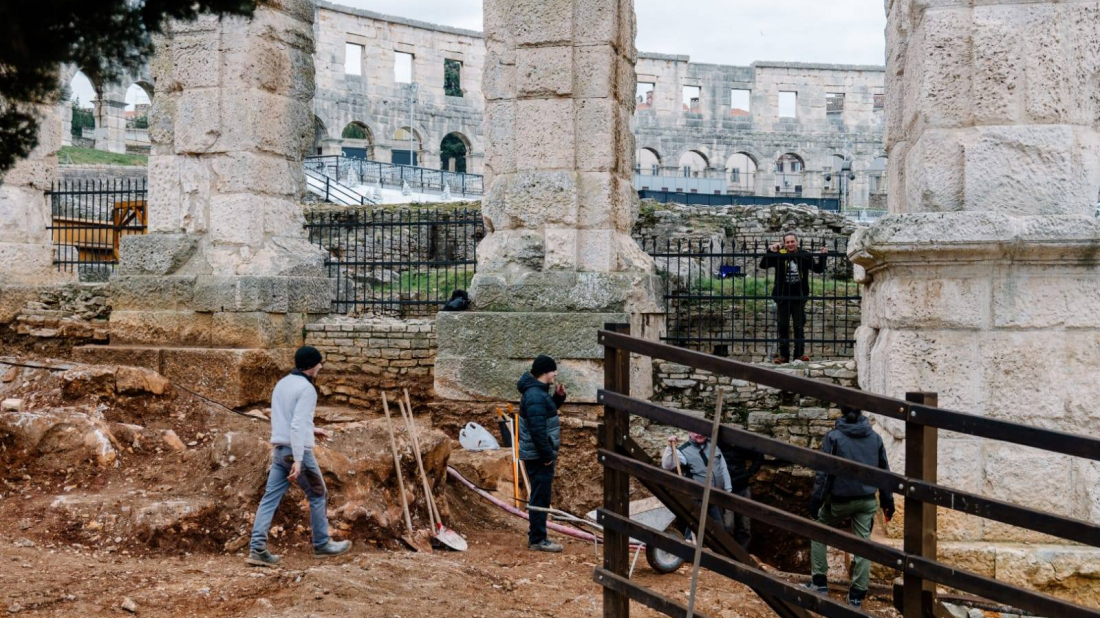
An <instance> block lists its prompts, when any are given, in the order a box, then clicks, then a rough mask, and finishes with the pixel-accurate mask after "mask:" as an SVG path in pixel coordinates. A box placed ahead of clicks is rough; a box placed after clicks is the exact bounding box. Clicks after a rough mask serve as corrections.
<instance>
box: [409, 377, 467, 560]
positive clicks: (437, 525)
mask: <svg viewBox="0 0 1100 618" xmlns="http://www.w3.org/2000/svg"><path fill="white" fill-rule="evenodd" d="M398 403H400V402H398ZM404 408H407V409H408V414H407V415H406V416H405V426H406V427H407V428H408V430H409V435H410V436H412V443H413V452H414V453H416V465H417V467H418V468H419V469H420V477H421V479H423V481H424V495H425V497H426V499H427V502H428V521H430V522H432V526H433V529H432V532H434V533H435V540H437V541H439V543H440V544H442V545H443V546H445V547H450V548H451V549H453V550H455V551H466V547H467V545H466V539H464V538H462V535H460V534H459V533H457V532H455V531H454V530H451V529H450V528H448V527H447V526H444V525H443V518H442V517H440V516H439V507H437V506H436V504H435V498H434V497H433V496H432V486H431V484H430V483H429V482H428V475H427V473H426V472H425V471H424V460H423V459H421V458H420V440H419V439H418V438H417V437H416V426H415V425H414V424H413V420H414V419H413V415H412V403H410V402H409V389H407V388H406V389H405V406H404ZM402 412H403V413H404V412H405V410H404V409H402ZM433 517H434V520H433Z"/></svg>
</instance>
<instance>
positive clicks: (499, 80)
mask: <svg viewBox="0 0 1100 618" xmlns="http://www.w3.org/2000/svg"><path fill="white" fill-rule="evenodd" d="M487 4H488V3H486V5H487ZM486 47H487V53H486V56H485V66H484V67H483V68H482V71H483V73H482V81H481V90H482V94H483V95H484V96H485V100H486V102H489V101H495V100H498V99H514V98H516V87H517V86H516V84H517V83H518V82H517V80H516V70H517V69H516V52H515V50H513V49H508V48H507V47H506V46H505V45H503V44H501V43H497V42H494V41H491V40H490V41H486Z"/></svg>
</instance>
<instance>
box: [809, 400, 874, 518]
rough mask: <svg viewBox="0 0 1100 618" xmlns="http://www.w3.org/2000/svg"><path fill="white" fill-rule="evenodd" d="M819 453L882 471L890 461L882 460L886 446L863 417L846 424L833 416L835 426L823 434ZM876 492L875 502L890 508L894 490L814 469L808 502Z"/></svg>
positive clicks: (871, 494)
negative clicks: (814, 476)
mask: <svg viewBox="0 0 1100 618" xmlns="http://www.w3.org/2000/svg"><path fill="white" fill-rule="evenodd" d="M821 450H822V452H825V453H828V454H830V455H836V456H837V457H843V458H844V459H848V460H851V461H857V462H859V463H861V464H866V465H868V466H875V467H878V468H881V469H883V470H889V469H890V462H889V461H887V459H886V448H885V447H884V446H883V445H882V438H881V437H880V436H879V435H878V434H877V433H875V432H874V431H873V430H872V429H871V421H869V420H867V417H866V416H860V417H859V418H857V419H856V422H854V423H849V422H848V421H847V420H846V419H845V418H844V417H841V418H839V419H837V421H836V429H833V430H832V431H830V432H829V433H827V434H825V440H823V441H822V443H821ZM876 491H877V492H878V493H879V501H880V502H881V503H882V507H883V508H886V507H893V505H894V493H893V492H892V491H890V490H885V491H880V490H879V488H878V487H875V486H873V485H864V484H863V483H861V482H859V481H856V480H853V479H847V478H844V477H842V476H833V475H831V474H825V473H824V472H818V473H817V477H816V478H815V479H814V492H813V495H812V496H811V500H812V501H817V502H824V501H825V500H826V499H827V498H828V497H829V496H837V497H839V498H862V497H872V496H874V495H875V492H876Z"/></svg>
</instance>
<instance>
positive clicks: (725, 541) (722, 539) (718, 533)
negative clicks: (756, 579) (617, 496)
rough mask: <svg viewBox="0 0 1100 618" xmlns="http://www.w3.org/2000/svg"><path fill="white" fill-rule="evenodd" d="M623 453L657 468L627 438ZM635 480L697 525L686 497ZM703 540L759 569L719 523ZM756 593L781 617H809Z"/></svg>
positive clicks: (711, 526) (710, 524) (695, 513)
mask: <svg viewBox="0 0 1100 618" xmlns="http://www.w3.org/2000/svg"><path fill="white" fill-rule="evenodd" d="M626 454H627V455H629V456H630V457H632V458H633V459H635V460H637V461H639V462H641V463H643V464H647V465H650V466H655V465H656V462H655V461H654V460H653V459H652V458H651V457H650V456H649V455H648V454H647V453H646V452H645V450H644V449H643V448H642V447H641V446H639V445H638V443H637V442H635V441H634V439H633V438H630V437H629V436H628V437H627V441H626ZM638 480H639V481H640V482H641V483H642V486H643V487H645V488H646V490H648V491H649V493H651V494H653V495H654V497H656V498H657V499H658V500H660V501H661V503H662V504H664V505H665V506H667V507H668V508H669V510H671V511H672V513H673V514H674V515H675V516H676V517H677V518H679V519H680V520H681V521H683V522H685V523H686V524H687V525H688V526H689V527H690V526H697V525H698V522H699V519H698V518H699V515H698V508H699V507H698V505H696V504H695V503H694V502H692V501H691V500H690V499H689V498H687V496H684V495H682V494H676V493H673V492H670V491H669V490H668V489H666V488H665V487H663V486H661V484H660V483H653V482H650V481H646V480H644V479H638ZM705 541H706V542H707V543H708V545H709V547H711V548H712V549H715V550H716V551H718V552H719V553H721V554H722V555H724V556H728V557H729V558H731V559H733V560H736V561H738V562H741V563H743V564H747V565H750V566H752V567H754V568H759V566H760V563H759V562H757V560H756V558H754V557H753V556H751V555H750V554H749V552H747V551H745V548H744V547H741V545H740V544H739V543H738V542H737V541H735V540H734V539H733V537H732V536H731V535H730V534H729V533H728V532H726V530H725V528H723V527H722V525H721V522H715V521H708V522H707V535H706V537H705ZM756 593H757V594H758V595H759V596H760V600H762V601H764V603H766V604H767V605H768V607H770V608H771V609H772V611H774V612H775V613H776V615H778V616H779V617H780V618H810V614H809V613H808V612H807V611H806V610H804V609H802V608H801V607H798V606H797V605H794V604H792V603H789V602H787V601H784V600H783V599H779V598H776V597H774V596H771V595H769V594H767V593H765V592H761V591H756Z"/></svg>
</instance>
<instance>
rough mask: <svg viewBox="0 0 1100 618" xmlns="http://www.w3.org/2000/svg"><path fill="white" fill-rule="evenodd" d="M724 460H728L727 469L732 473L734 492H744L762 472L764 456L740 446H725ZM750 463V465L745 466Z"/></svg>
mask: <svg viewBox="0 0 1100 618" xmlns="http://www.w3.org/2000/svg"><path fill="white" fill-rule="evenodd" d="M720 448H721V449H722V458H723V459H725V460H726V468H727V469H728V470H729V472H730V483H731V484H732V485H733V491H735V492H738V491H744V490H745V488H746V487H748V486H749V482H750V481H751V480H752V477H754V476H756V473H757V472H759V471H760V466H761V464H763V463H764V455H763V454H761V453H757V452H756V451H751V450H749V449H747V448H741V447H740V446H733V445H730V444H723V445H721V446H720ZM746 462H748V465H745V464H746Z"/></svg>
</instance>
